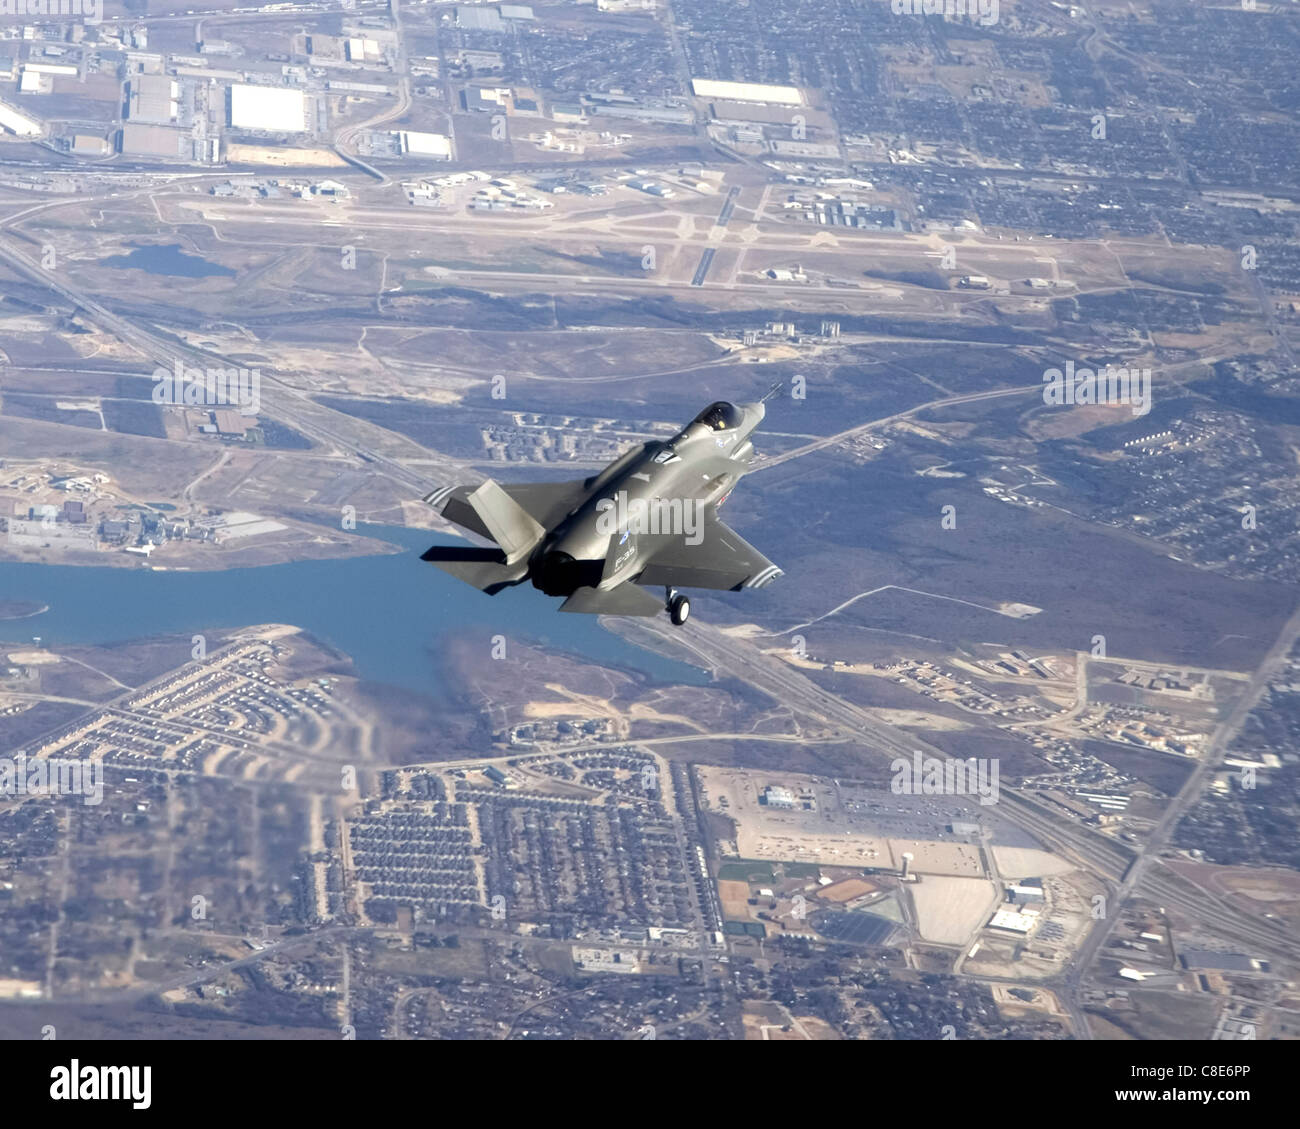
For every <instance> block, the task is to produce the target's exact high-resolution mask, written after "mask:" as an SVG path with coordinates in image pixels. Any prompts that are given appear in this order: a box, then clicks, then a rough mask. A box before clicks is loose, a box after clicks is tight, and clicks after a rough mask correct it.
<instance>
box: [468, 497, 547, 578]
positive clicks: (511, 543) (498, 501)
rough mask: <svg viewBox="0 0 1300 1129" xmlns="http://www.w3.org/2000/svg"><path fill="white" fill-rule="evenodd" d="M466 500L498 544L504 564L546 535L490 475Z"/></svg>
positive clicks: (532, 546) (514, 559)
mask: <svg viewBox="0 0 1300 1129" xmlns="http://www.w3.org/2000/svg"><path fill="white" fill-rule="evenodd" d="M467 500H468V502H469V504H470V505H471V506H473V507H474V512H475V513H476V514H478V516H479V520H481V521H482V522H483V525H484V526H485V527H486V528H487V531H488V534H489V535H490V536H491V538H492V540H493V541H495V542H496V543H497V544H498V545H500V546H501V551H502V552H503V553H505V555H506V562H505V563H506V564H508V565H512V564H515V563H516V562H518V561H519V560H521V559H522V558H524V557H526V556H527V555H528V554H529V553H530V552H532V551H533V548H534V547H535V546H536V545H537V543H538V542H539V541H541V539H542V538H543V537H545V536H546V530H545V529H543V528H542V527H541V526H540V525H538V524H537V522H536V521H534V520H533V517H532V515H530V514H529V512H528V511H527V510H525V509H524V508H523V506H521V505H520V504H519V503H518V502H516V501H515V500H514V499H513V498H512V497H510V495H509V494H507V493H506V492H505V491H504V490H502V489H501V487H500V486H498V485H497V484H496V483H495V482H493V481H492V479H490V478H489V479H488V480H487V481H486V482H484V483H483V485H482V486H480V487H479V488H478V489H477V490H475V491H474V493H472V494H471V495H470V496H469V498H468V499H467Z"/></svg>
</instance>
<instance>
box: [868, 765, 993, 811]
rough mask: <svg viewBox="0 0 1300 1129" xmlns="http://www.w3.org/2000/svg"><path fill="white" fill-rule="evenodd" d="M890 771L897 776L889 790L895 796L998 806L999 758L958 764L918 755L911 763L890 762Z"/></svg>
mask: <svg viewBox="0 0 1300 1129" xmlns="http://www.w3.org/2000/svg"><path fill="white" fill-rule="evenodd" d="M889 771H890V772H892V773H893V774H894V775H893V777H892V779H891V780H890V781H889V790H890V791H891V792H893V793H894V795H896V796H978V797H979V798H980V804H981V805H982V806H984V807H988V806H989V805H990V804H996V803H997V802H998V761H997V759H996V758H988V757H967V758H966V759H965V760H957V759H956V758H955V757H954V758H943V757H927V756H923V755H922V754H921V753H919V752H917V753H914V754H913V756H912V759H911V760H908V759H907V758H906V757H896V758H895V759H894V760H892V761H890V762H889Z"/></svg>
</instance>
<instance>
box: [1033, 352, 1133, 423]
mask: <svg viewBox="0 0 1300 1129" xmlns="http://www.w3.org/2000/svg"><path fill="white" fill-rule="evenodd" d="M1043 403H1044V404H1046V405H1048V407H1052V408H1058V407H1062V406H1063V405H1070V406H1073V405H1076V404H1128V405H1129V407H1130V408H1132V409H1133V414H1134V415H1135V416H1144V415H1146V414H1147V412H1149V411H1150V410H1151V370H1150V369H1149V368H1144V369H1139V368H1117V367H1115V366H1114V365H1107V366H1106V367H1105V368H1103V369H1102V370H1101V371H1100V372H1098V371H1096V370H1095V369H1090V368H1076V367H1075V364H1074V362H1073V361H1066V362H1065V368H1064V370H1062V369H1059V368H1049V369H1046V370H1045V371H1044V372H1043Z"/></svg>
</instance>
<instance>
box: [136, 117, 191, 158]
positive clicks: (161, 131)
mask: <svg viewBox="0 0 1300 1129" xmlns="http://www.w3.org/2000/svg"><path fill="white" fill-rule="evenodd" d="M122 152H123V153H125V154H127V155H128V156H132V157H161V158H163V159H164V160H169V161H175V160H184V161H188V160H191V159H192V158H193V156H194V144H193V139H192V138H191V137H190V134H189V131H188V130H184V129H176V128H174V127H172V126H166V125H145V124H143V123H140V122H127V123H126V125H124V126H123V127H122Z"/></svg>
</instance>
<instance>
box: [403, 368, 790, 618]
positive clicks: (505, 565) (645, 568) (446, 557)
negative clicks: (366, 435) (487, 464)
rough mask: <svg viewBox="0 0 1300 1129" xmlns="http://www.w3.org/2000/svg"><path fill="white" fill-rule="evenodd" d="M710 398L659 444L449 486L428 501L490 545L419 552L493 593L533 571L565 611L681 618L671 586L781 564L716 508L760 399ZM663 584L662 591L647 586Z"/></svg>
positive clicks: (750, 583) (721, 583) (728, 487)
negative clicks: (546, 470)
mask: <svg viewBox="0 0 1300 1129" xmlns="http://www.w3.org/2000/svg"><path fill="white" fill-rule="evenodd" d="M779 387H780V385H777V387H776V388H773V389H772V390H771V391H770V392H769V393H768V394H767V395H766V396H764V397H763V399H762V400H759V401H757V402H755V403H752V404H731V403H728V402H726V401H724V400H723V401H718V402H717V403H715V404H710V405H709V406H708V407H707V408H705V409H704V411H702V412H700V414H699V415H697V416H696V417H695V418H694V419H693V420H692V421H691V422H690V423H688V424H687V425H686V426H685V427H684V428H683V429H682V430H681V431H680V432H679V433H678V434H677V435H675V436H674V437H673V438H672V439H669V440H668V441H667V442H664V441H662V440H652V441H650V442H646V443H642V444H640V445H639V446H637V447H634V448H632V449H631V450H630V451H627V452H626V453H625V454H623V455H622V456H620V457H619V458H618V459H616V460H615V461H614V462H612V463H610V465H609V466H607V467H606V468H605V469H604V470H602V471H601V472H600V473H599V474H597V475H594V476H593V477H591V478H586V479H581V480H577V481H572V482H546V483H530V484H522V485H500V484H498V483H496V482H494V481H492V480H491V479H489V480H488V481H486V482H484V483H483V484H482V485H480V486H477V487H471V486H450V487H446V488H444V489H442V490H435V491H434V492H433V493H432V494H429V495H426V497H425V499H424V501H425V502H427V503H428V504H429V505H431V506H433V507H435V508H436V509H438V510H439V511H440V512H441V514H442V516H443V517H445V518H447V519H448V520H449V521H453V522H455V523H456V524H457V525H459V526H462V527H464V528H465V529H468V530H469V531H470V532H471V533H476V534H478V536H480V537H485V538H487V539H488V540H490V541H493V542H495V543H496V546H497V547H496V548H495V549H488V548H483V549H479V548H467V547H460V548H451V547H446V546H434V547H433V548H432V549H429V550H428V551H427V552H426V553H425V554H424V555H423V557H422V558H421V559H422V560H426V561H430V562H432V563H433V564H436V565H437V566H438V567H439V568H440V569H442V570H443V571H444V572H449V573H451V575H452V576H455V577H457V578H459V579H461V580H464V581H465V582H466V583H469V584H472V585H473V586H474V587H475V588H478V589H480V590H481V591H484V592H486V593H488V595H491V596H495V595H496V594H497V593H498V592H500V591H501V590H502V589H503V588H506V587H509V586H511V585H515V584H522V583H523V582H524V581H526V580H531V581H532V582H533V586H534V587H535V588H537V589H539V590H540V591H542V592H544V593H545V594H546V595H548V596H563V597H564V598H565V599H564V603H563V604H562V605H561V606H560V611H562V612H586V613H588V614H593V615H635V616H652V615H658V614H659V612H660V611H662V610H665V609H666V610H667V612H668V614H669V616H670V618H671V619H672V622H673V623H675V624H677V625H678V626H681V625H682V624H683V623H685V622H686V620H687V618H688V617H689V616H690V614H691V601H690V598H689V597H687V596H685V595H683V594H682V593H680V592H678V591H677V587H678V585H681V586H685V587H691V588H714V589H723V590H727V591H732V592H735V591H739V590H740V589H742V588H762V587H765V586H766V585H768V584H770V583H771V582H772V581H773V580H775V579H776V578H777V577H778V576H781V575H782V572H781V570H780V569H779V568H777V566H776V565H774V564H773V563H772V562H771V561H769V560H768V559H767V558H766V557H765V556H763V554H762V553H760V552H759V551H758V550H757V549H755V548H754V547H753V546H752V545H750V544H749V543H748V542H746V541H745V539H744V538H743V537H741V536H740V535H739V534H738V533H736V532H735V530H733V529H730V528H729V527H728V526H727V525H725V524H724V523H723V522H722V520H721V519H720V518H719V517H718V507H719V506H721V505H722V503H723V502H725V501H726V499H727V496H728V495H729V494H730V493H731V491H732V489H733V488H734V487H735V485H736V483H737V482H738V481H739V480H740V478H741V476H742V475H744V474H745V473H746V472H747V471H748V470H749V469H750V463H751V462H752V460H753V458H754V445H753V443H752V442H750V436H751V435H752V434H753V432H754V430H755V429H756V428H757V427H758V425H759V424H760V423H761V422H762V420H763V417H764V415H765V414H766V412H767V409H766V407H765V401H767V400H768V399H770V398H771V396H772V395H774V394H775V393H776V391H777V389H778V388H779ZM648 588H662V589H663V590H664V595H663V597H662V599H661V598H660V597H658V596H656V595H653V594H652V593H650V592H648V591H646V589H648Z"/></svg>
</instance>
